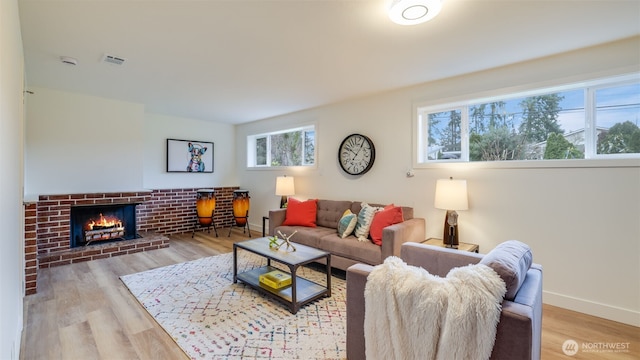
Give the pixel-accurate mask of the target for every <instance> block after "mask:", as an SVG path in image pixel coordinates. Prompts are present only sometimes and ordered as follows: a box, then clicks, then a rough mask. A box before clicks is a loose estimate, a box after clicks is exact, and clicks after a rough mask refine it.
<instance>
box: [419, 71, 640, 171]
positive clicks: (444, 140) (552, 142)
mask: <svg viewBox="0 0 640 360" xmlns="http://www.w3.org/2000/svg"><path fill="white" fill-rule="evenodd" d="M589 104H590V105H589ZM417 121H418V124H417V129H418V133H417V137H418V139H417V144H418V149H417V158H418V163H434V162H467V161H469V162H479V161H510V160H552V159H591V158H603V157H605V158H606V157H612V156H613V157H624V156H625V155H623V154H627V155H626V156H632V157H639V156H640V127H639V125H640V123H639V121H640V82H638V80H637V76H636V78H635V80H633V81H627V82H623V83H621V82H617V83H614V82H613V81H611V82H609V84H606V83H600V84H598V85H597V86H596V85H591V86H586V87H574V88H569V87H565V88H563V89H562V91H554V90H553V89H550V90H547V91H544V90H543V91H537V92H530V93H529V94H527V95H526V96H519V95H517V94H514V95H507V96H502V97H495V98H492V99H490V100H489V101H475V100H471V101H468V102H463V103H458V104H452V105H447V106H442V107H434V106H430V107H426V106H425V107H420V106H418V107H417Z"/></svg>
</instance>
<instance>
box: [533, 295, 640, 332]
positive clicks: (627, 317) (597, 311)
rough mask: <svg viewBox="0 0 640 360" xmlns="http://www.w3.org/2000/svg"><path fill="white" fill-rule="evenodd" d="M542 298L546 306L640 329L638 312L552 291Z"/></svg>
mask: <svg viewBox="0 0 640 360" xmlns="http://www.w3.org/2000/svg"><path fill="white" fill-rule="evenodd" d="M542 298H543V302H544V303H545V304H549V305H553V306H558V307H561V308H565V309H569V310H573V311H578V312H581V313H585V314H589V315H593V316H597V317H601V318H605V319H608V320H612V321H617V322H621V323H623V324H628V325H632V326H638V327H640V312H638V311H633V310H629V309H623V308H619V307H615V306H611V305H606V304H601V303H597V302H594V301H589V300H584V299H578V298H574V297H571V296H567V295H562V294H557V293H554V292H550V291H543V295H542Z"/></svg>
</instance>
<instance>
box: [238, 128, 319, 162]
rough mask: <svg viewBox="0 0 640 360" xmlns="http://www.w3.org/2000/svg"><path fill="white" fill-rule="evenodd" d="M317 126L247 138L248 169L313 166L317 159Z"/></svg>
mask: <svg viewBox="0 0 640 360" xmlns="http://www.w3.org/2000/svg"><path fill="white" fill-rule="evenodd" d="M315 143H316V132H315V126H305V127H300V128H294V129H286V130H281V131H274V132H270V133H266V134H259V135H249V136H247V166H248V167H282V166H311V165H314V164H315V158H316V146H315Z"/></svg>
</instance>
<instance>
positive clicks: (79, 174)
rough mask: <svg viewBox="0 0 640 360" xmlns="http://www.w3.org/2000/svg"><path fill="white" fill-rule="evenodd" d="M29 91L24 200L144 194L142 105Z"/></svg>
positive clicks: (47, 91) (53, 91) (38, 88)
mask: <svg viewBox="0 0 640 360" xmlns="http://www.w3.org/2000/svg"><path fill="white" fill-rule="evenodd" d="M29 89H30V90H31V91H33V92H34V94H33V95H30V97H29V102H28V103H27V116H28V120H27V126H26V131H27V135H26V145H27V146H26V157H27V161H26V188H25V192H26V194H27V196H28V197H33V196H37V195H40V194H68V193H84V192H117V191H137V190H142V189H143V187H142V178H143V176H142V173H143V172H142V169H143V164H144V152H143V149H144V135H143V130H144V106H143V105H141V104H135V103H128V102H123V101H117V100H110V99H105V98H99V97H95V96H88V95H82V94H75V93H69V92H64V91H58V90H53V89H47V88H41V87H34V86H33V87H32V86H30V87H29Z"/></svg>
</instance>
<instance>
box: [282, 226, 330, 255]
mask: <svg viewBox="0 0 640 360" xmlns="http://www.w3.org/2000/svg"><path fill="white" fill-rule="evenodd" d="M275 231H276V234H278V231H280V232H282V233H283V234H284V235H290V234H293V232H294V231H297V232H296V234H295V235H293V236H292V237H291V241H292V242H294V243H297V244H302V245H307V246H311V247H314V248H316V249H323V246H322V241H321V238H322V237H324V236H326V235H336V236H338V235H337V234H336V229H330V228H326V227H322V226H318V227H306V226H278V227H277V228H276V229H275Z"/></svg>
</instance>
